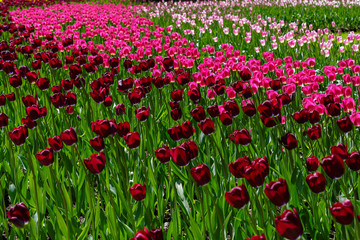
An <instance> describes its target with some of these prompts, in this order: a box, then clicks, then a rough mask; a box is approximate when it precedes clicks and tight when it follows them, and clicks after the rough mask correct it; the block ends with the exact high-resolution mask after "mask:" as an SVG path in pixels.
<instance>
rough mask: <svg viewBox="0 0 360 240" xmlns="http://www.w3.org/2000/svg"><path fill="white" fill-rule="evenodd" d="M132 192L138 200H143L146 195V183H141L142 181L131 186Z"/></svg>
mask: <svg viewBox="0 0 360 240" xmlns="http://www.w3.org/2000/svg"><path fill="white" fill-rule="evenodd" d="M130 194H131V196H132V197H133V198H134V199H135V200H136V201H141V200H143V199H145V197H146V187H145V184H144V185H141V184H140V183H138V184H135V185H133V186H132V187H130Z"/></svg>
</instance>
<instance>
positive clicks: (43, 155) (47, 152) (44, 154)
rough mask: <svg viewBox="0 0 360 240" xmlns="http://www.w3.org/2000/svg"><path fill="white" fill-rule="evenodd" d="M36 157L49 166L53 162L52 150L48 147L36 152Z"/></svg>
mask: <svg viewBox="0 0 360 240" xmlns="http://www.w3.org/2000/svg"><path fill="white" fill-rule="evenodd" d="M36 159H37V160H38V161H39V162H40V163H41V164H42V165H44V166H49V165H50V164H52V163H53V162H54V150H53V149H52V148H50V147H47V148H45V149H44V150H42V151H40V152H37V153H36Z"/></svg>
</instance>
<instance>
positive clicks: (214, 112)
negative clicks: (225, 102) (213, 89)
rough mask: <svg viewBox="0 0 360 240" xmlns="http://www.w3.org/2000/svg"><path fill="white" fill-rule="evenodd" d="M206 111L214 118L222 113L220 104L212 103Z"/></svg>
mask: <svg viewBox="0 0 360 240" xmlns="http://www.w3.org/2000/svg"><path fill="white" fill-rule="evenodd" d="M206 111H207V112H208V113H209V115H210V116H211V117H212V118H216V117H218V116H219V115H220V111H219V106H218V105H216V104H215V105H211V106H209V107H207V108H206Z"/></svg>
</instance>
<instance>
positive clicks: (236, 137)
mask: <svg viewBox="0 0 360 240" xmlns="http://www.w3.org/2000/svg"><path fill="white" fill-rule="evenodd" d="M229 138H230V140H231V141H232V142H233V143H235V144H241V145H248V144H249V143H251V136H250V132H249V131H248V130H247V129H245V128H244V129H241V130H235V131H234V132H233V133H232V134H230V136H229Z"/></svg>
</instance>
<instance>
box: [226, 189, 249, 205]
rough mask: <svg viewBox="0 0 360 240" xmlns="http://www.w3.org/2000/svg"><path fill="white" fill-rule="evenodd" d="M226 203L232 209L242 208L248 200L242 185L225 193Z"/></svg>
mask: <svg viewBox="0 0 360 240" xmlns="http://www.w3.org/2000/svg"><path fill="white" fill-rule="evenodd" d="M225 199H226V201H227V202H228V203H229V204H230V205H231V206H233V207H234V208H238V209H241V208H243V207H244V206H245V205H246V204H247V203H248V202H249V200H250V197H249V193H248V191H247V189H246V187H245V185H244V184H242V185H240V186H238V187H234V188H233V189H231V190H230V191H229V192H226V193H225Z"/></svg>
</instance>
